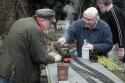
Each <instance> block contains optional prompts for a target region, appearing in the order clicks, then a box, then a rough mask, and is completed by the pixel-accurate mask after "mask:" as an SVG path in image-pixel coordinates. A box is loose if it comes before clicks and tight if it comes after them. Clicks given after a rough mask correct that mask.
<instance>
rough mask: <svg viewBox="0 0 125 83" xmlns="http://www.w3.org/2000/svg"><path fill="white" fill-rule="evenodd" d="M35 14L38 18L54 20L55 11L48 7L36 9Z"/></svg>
mask: <svg viewBox="0 0 125 83" xmlns="http://www.w3.org/2000/svg"><path fill="white" fill-rule="evenodd" d="M35 15H37V16H38V17H40V18H46V19H48V20H50V21H52V22H56V19H55V11H53V10H51V9H49V8H45V9H38V10H36V12H35Z"/></svg>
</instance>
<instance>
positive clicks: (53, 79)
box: [46, 58, 124, 83]
mask: <svg viewBox="0 0 125 83" xmlns="http://www.w3.org/2000/svg"><path fill="white" fill-rule="evenodd" d="M79 60H80V61H82V62H83V63H84V64H86V65H88V66H90V67H91V68H93V69H95V70H97V71H99V72H101V73H103V74H104V75H105V76H107V77H108V78H110V79H112V80H113V81H114V83H124V82H123V81H122V80H121V79H120V78H118V77H117V76H116V75H114V74H113V73H112V72H110V71H108V70H107V69H106V68H105V67H103V66H102V65H100V64H99V63H92V62H90V61H89V60H83V59H81V58H79ZM66 64H67V65H69V64H70V63H69V64H68V63H66ZM72 64H74V65H76V66H78V67H81V68H83V69H85V70H87V69H86V68H84V67H82V66H80V65H79V64H78V63H76V62H75V61H73V62H72ZM57 65H58V63H53V64H48V65H47V67H46V70H47V77H48V83H58V78H57ZM68 74H69V75H68V81H66V82H60V83H89V82H88V81H87V80H86V79H84V78H83V77H81V76H80V75H79V74H78V73H77V72H76V71H75V70H73V69H72V68H71V67H70V66H69V73H68ZM90 77H91V76H90ZM91 78H92V79H94V80H95V81H96V83H103V82H102V81H100V80H98V79H96V78H93V77H91Z"/></svg>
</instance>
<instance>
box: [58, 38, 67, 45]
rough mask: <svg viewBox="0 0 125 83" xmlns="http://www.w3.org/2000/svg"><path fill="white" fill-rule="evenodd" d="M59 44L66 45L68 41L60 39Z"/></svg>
mask: <svg viewBox="0 0 125 83" xmlns="http://www.w3.org/2000/svg"><path fill="white" fill-rule="evenodd" d="M57 43H60V44H61V45H64V44H65V43H66V39H65V38H63V37H62V38H59V39H58V41H57Z"/></svg>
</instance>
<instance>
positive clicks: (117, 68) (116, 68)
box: [98, 56, 125, 82]
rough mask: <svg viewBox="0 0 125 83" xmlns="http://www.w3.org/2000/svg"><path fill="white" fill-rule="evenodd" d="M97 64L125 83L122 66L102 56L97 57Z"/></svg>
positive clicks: (124, 70) (124, 71)
mask: <svg viewBox="0 0 125 83" xmlns="http://www.w3.org/2000/svg"><path fill="white" fill-rule="evenodd" d="M98 62H99V63H100V64H102V65H103V66H104V67H105V68H107V69H108V70H109V71H111V72H112V73H114V74H115V75H116V76H118V77H119V78H120V79H121V80H123V81H124V82H125V69H124V68H123V65H122V64H120V63H118V62H117V61H115V60H113V59H112V58H107V57H104V56H101V57H99V59H98Z"/></svg>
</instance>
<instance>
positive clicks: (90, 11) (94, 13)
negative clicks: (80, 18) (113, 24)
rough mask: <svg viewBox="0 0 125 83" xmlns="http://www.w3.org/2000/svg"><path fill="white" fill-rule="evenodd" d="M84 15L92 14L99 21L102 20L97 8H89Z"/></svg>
mask: <svg viewBox="0 0 125 83" xmlns="http://www.w3.org/2000/svg"><path fill="white" fill-rule="evenodd" d="M83 14H91V15H93V16H94V17H95V18H96V19H97V20H99V19H100V17H99V13H98V10H97V9H96V8H95V7H89V8H87V9H86V10H85V11H84V13H83Z"/></svg>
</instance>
